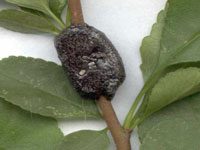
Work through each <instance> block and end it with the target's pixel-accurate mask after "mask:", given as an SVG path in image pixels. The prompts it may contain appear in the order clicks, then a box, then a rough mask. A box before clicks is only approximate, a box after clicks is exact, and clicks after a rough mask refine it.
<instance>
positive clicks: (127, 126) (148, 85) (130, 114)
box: [123, 67, 163, 129]
mask: <svg viewBox="0 0 200 150" xmlns="http://www.w3.org/2000/svg"><path fill="white" fill-rule="evenodd" d="M162 72H163V69H162V67H160V69H158V70H157V71H156V72H154V73H153V74H152V75H151V76H150V78H149V79H148V80H147V81H146V83H145V84H144V86H143V88H142V90H141V91H140V93H139V94H138V96H137V97H136V99H135V101H134V103H133V105H132V106H131V109H130V111H129V112H128V115H127V117H126V119H125V121H124V125H123V127H124V128H125V129H133V128H132V123H133V119H134V115H135V112H136V110H137V108H138V106H139V103H140V102H141V101H142V97H143V96H144V95H145V93H146V92H147V91H148V90H149V89H150V88H151V87H152V86H154V84H155V83H156V82H157V79H158V77H159V76H160V75H161V74H162ZM134 124H135V123H134Z"/></svg>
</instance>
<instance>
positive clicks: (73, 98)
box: [0, 57, 100, 119]
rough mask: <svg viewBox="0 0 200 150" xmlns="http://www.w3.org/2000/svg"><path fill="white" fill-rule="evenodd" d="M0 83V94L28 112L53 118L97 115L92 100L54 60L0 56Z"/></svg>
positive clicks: (79, 117) (92, 116)
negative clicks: (79, 90) (2, 57)
mask: <svg viewBox="0 0 200 150" xmlns="http://www.w3.org/2000/svg"><path fill="white" fill-rule="evenodd" d="M0 83H1V84H0V97H3V98H4V99H5V100H6V101H8V102H11V103H12V104H15V105H17V106H20V107H21V108H23V109H25V110H28V111H30V112H33V113H37V114H40V115H44V116H49V117H53V118H67V119H87V118H92V119H97V118H100V115H99V111H98V109H97V107H96V105H95V101H93V100H84V99H82V98H81V97H80V96H79V95H78V94H77V93H76V92H75V90H74V89H73V87H72V86H71V84H70V82H69V80H68V78H67V76H66V73H65V72H64V71H63V69H62V67H61V66H58V65H56V64H55V63H52V62H46V61H44V60H41V59H33V58H25V57H9V58H6V59H3V60H1V61H0Z"/></svg>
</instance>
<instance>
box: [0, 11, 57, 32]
mask: <svg viewBox="0 0 200 150" xmlns="http://www.w3.org/2000/svg"><path fill="white" fill-rule="evenodd" d="M0 26H1V27H4V28H6V29H9V30H12V31H17V32H22V33H38V32H46V33H52V34H58V33H59V30H58V29H57V28H56V27H55V26H54V25H53V24H52V23H51V22H50V21H49V20H47V19H46V18H44V17H42V16H38V15H34V14H32V13H28V12H24V11H19V10H14V9H8V10H2V11H0Z"/></svg>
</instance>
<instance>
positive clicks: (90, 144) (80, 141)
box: [58, 130, 110, 150]
mask: <svg viewBox="0 0 200 150" xmlns="http://www.w3.org/2000/svg"><path fill="white" fill-rule="evenodd" d="M109 144H110V142H109V138H108V136H107V132H106V131H92V130H83V131H78V132H75V133H72V134H69V135H67V136H66V137H65V138H64V140H63V142H62V144H61V146H60V148H59V149H58V150H108V147H109Z"/></svg>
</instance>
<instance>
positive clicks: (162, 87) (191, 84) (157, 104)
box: [145, 67, 200, 116]
mask: <svg viewBox="0 0 200 150" xmlns="http://www.w3.org/2000/svg"><path fill="white" fill-rule="evenodd" d="M198 91H200V69H199V68H194V67H191V68H186V69H178V70H176V71H175V72H170V73H168V74H167V75H166V76H165V77H163V78H161V79H160V80H159V81H158V83H157V84H156V85H155V86H154V88H153V89H152V91H151V94H150V96H149V99H148V104H147V106H146V112H145V115H146V116H149V115H150V114H152V113H154V112H155V111H158V110H160V109H161V108H163V107H165V106H166V105H169V104H171V103H173V102H175V101H177V100H180V99H181V98H184V97H186V96H188V95H191V94H193V93H196V92H198Z"/></svg>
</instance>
